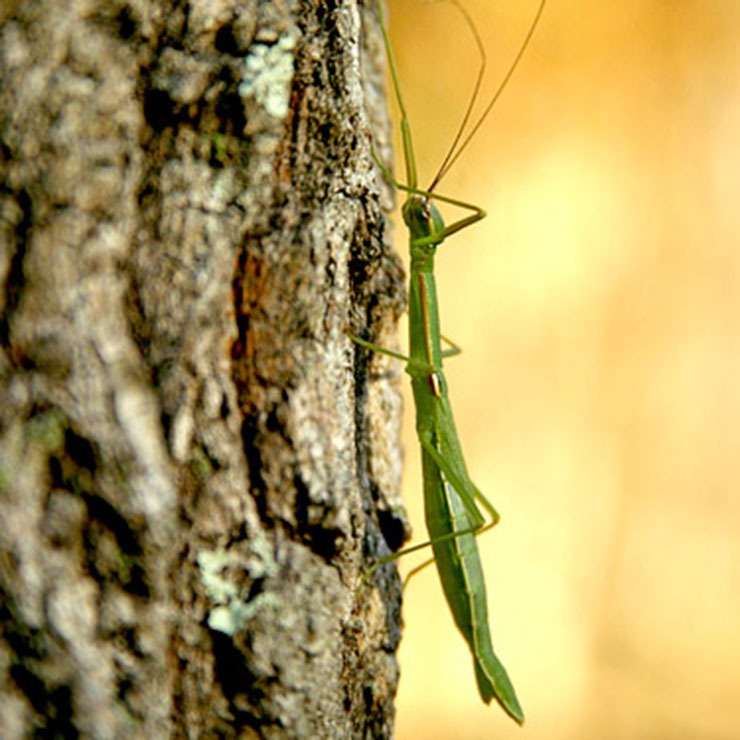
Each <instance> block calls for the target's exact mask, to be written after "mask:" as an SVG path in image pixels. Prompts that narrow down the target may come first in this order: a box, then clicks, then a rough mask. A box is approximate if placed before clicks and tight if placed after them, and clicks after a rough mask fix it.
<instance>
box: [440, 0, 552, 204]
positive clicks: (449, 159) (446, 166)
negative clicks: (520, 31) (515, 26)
mask: <svg viewBox="0 0 740 740" xmlns="http://www.w3.org/2000/svg"><path fill="white" fill-rule="evenodd" d="M453 2H455V4H456V5H457V2H456V0H453ZM546 2H547V0H541V2H540V5H539V7H538V8H537V13H536V14H535V16H534V19H533V20H532V23H531V24H530V26H529V30H528V31H527V35H526V36H525V37H524V41H523V42H522V45H521V46H520V47H519V51H518V52H517V55H516V57H515V58H514V61H513V62H512V63H511V66H510V67H509V70H508V72H507V73H506V75H505V76H504V78H503V80H502V81H501V84H500V85H499V86H498V89H497V90H496V92H495V93H494V94H493V96H492V97H491V100H490V101H489V102H488V105H487V106H486V109H485V110H484V111H483V113H481V115H480V117H479V118H478V120H477V121H476V122H475V125H474V126H473V128H472V129H471V130H470V132H469V133H468V134H467V136H466V137H465V139H464V140H463V142H462V144H460V145H459V146H458V147H457V151H455V152H454V154H452V153H451V152H448V153H447V156H446V157H445V159H444V162H443V164H442V166H441V167H440V169H439V171H438V172H437V174H436V176H435V178H434V180H433V181H432V184H431V185H430V186H429V188H428V190H429V191H432V190H434V188H435V187H437V185H439V183H440V181H441V180H442V178H443V177H444V176H445V175H446V174H447V173H448V172H449V171H450V168H451V167H452V165H453V164H455V162H457V159H458V157H459V156H460V155H461V154H462V153H463V152H464V151H465V149H466V148H467V146H468V144H469V143H470V141H471V139H472V138H473V137H474V136H475V134H476V133H477V132H478V129H479V128H480V127H481V126H482V125H483V121H485V120H486V117H487V116H488V114H489V113H490V112H491V109H492V108H493V106H494V105H495V103H496V101H497V100H498V99H499V97H500V96H501V93H502V92H503V91H504V89H505V88H506V85H507V84H508V82H509V80H510V79H511V76H512V75H513V74H514V70H516V68H517V66H518V65H519V61H520V60H521V58H522V56H524V52H525V51H526V49H527V46H529V42H530V41H531V40H532V36H533V35H534V31H535V29H536V28H537V24H538V23H539V20H540V18H541V16H542V11H543V10H544V9H545V3H546ZM458 7H460V6H459V5H458ZM464 14H465V15H466V16H467V13H464ZM475 35H476V37H477V36H478V34H477V32H476V34H475ZM477 89H478V84H476V91H475V93H474V95H477ZM472 100H474V98H472V99H471V101H472ZM471 105H472V103H471ZM469 107H471V106H469ZM468 116H469V113H466V115H465V117H464V119H463V120H464V121H465V123H467V119H468ZM461 135H462V131H458V135H457V136H456V137H455V142H454V143H455V145H457V143H458V142H459V140H460V137H461ZM453 149H454V146H453Z"/></svg>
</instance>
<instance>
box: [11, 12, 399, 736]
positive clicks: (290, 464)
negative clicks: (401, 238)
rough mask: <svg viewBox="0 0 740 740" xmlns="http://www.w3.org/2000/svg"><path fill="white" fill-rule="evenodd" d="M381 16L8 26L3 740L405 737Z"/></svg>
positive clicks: (153, 18)
mask: <svg viewBox="0 0 740 740" xmlns="http://www.w3.org/2000/svg"><path fill="white" fill-rule="evenodd" d="M373 6H374V0H368V2H367V3H366V5H365V6H364V7H363V6H359V7H358V5H357V3H356V2H355V0H336V1H335V2H319V1H318V0H282V1H280V2H278V1H277V0H275V1H273V2H250V1H249V0H190V2H184V1H183V2H177V1H174V0H173V1H172V2H149V1H148V0H147V1H146V2H145V1H144V0H66V2H59V0H17V1H16V2H5V3H4V4H2V5H0V24H1V25H0V65H1V68H0V139H1V141H0V146H1V147H2V148H1V149H0V172H1V173H2V177H1V185H0V209H1V210H0V245H1V247H2V249H1V252H0V308H1V310H2V317H1V318H0V589H2V591H1V592H0V704H1V705H2V711H0V737H2V738H3V739H4V740H18V739H20V738H26V737H30V736H34V737H39V738H52V737H53V738H62V737H64V738H77V737H79V738H95V739H96V740H100V739H104V738H148V739H154V738H169V737H173V738H186V737H187V738H215V737H219V738H232V737H239V738H258V737H259V738H322V739H331V738H342V739H346V738H385V737H390V736H391V734H392V721H393V697H394V694H395V690H396V684H397V678H398V676H397V673H398V672H397V665H396V662H395V649H396V646H397V643H398V640H399V635H400V611H399V609H400V589H399V584H398V579H397V576H396V574H395V571H394V570H393V569H382V570H383V572H382V574H379V575H378V576H376V577H375V578H374V579H373V587H372V588H370V587H368V588H365V589H364V590H363V591H362V593H360V594H358V593H356V592H355V588H356V586H357V585H358V580H359V577H360V575H361V574H362V572H363V571H364V570H365V569H366V567H367V564H368V563H369V562H372V561H373V560H374V559H376V558H377V557H378V555H380V554H383V553H387V552H388V551H389V548H391V549H392V548H397V547H399V546H400V544H401V543H402V541H403V540H404V538H405V536H406V534H407V524H406V520H405V515H404V513H403V509H402V507H401V505H400V502H399V499H398V494H399V473H400V457H399V452H398V419H399V415H400V401H399V397H398V394H397V382H398V369H397V367H396V366H395V365H394V364H391V363H386V362H385V361H384V360H383V359H382V358H373V359H372V363H373V366H372V368H373V369H372V371H369V370H368V368H367V367H365V366H364V365H363V364H362V362H364V361H365V360H364V358H366V353H364V352H357V351H356V349H355V348H354V346H353V345H352V344H351V343H350V342H349V341H348V339H347V337H346V335H345V334H344V329H345V327H346V326H347V325H350V324H351V325H352V326H354V327H355V328H361V327H363V326H366V325H367V326H369V327H370V332H371V334H372V335H373V336H376V337H379V338H380V339H379V341H381V342H383V341H385V342H386V343H387V341H388V337H389V336H392V335H393V331H394V323H395V320H396V319H397V317H398V314H399V313H400V311H401V310H402V307H403V290H402V287H401V269H400V267H399V263H398V261H397V259H396V257H395V256H394V255H393V254H392V253H391V251H390V250H389V248H388V246H387V243H386V240H385V238H384V220H383V214H382V209H381V187H382V186H381V184H380V183H379V181H378V179H377V177H376V175H375V173H374V167H373V164H372V160H371V158H370V154H369V141H368V134H369V132H370V131H373V133H374V135H375V137H376V142H377V145H378V147H379V150H380V151H381V152H383V153H385V152H386V151H387V121H386V117H385V110H384V104H385V103H384V92H383V89H384V86H383V76H382V50H381V46H380V42H379V38H378V29H377V17H376V13H375V9H374V7H373ZM384 197H386V196H384ZM385 205H387V202H386V203H385ZM381 370H382V371H381Z"/></svg>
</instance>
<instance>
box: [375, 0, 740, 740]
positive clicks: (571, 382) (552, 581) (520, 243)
mask: <svg viewBox="0 0 740 740" xmlns="http://www.w3.org/2000/svg"><path fill="white" fill-rule="evenodd" d="M462 1H463V2H464V4H465V7H466V8H467V9H468V11H469V12H470V14H471V15H472V16H473V17H474V18H475V20H476V23H477V25H478V28H479V30H480V33H481V35H482V37H483V41H484V44H485V48H486V50H487V53H488V61H489V69H488V74H487V87H486V90H487V91H488V92H489V93H490V92H491V91H492V90H493V89H494V88H495V87H496V85H497V83H498V81H499V80H500V78H501V76H502V75H503V74H504V72H505V70H506V68H507V67H508V65H509V63H510V61H511V59H512V58H513V56H514V54H515V53H516V50H517V48H518V45H519V43H520V41H521V39H522V37H523V35H524V33H525V31H526V28H527V26H528V24H529V22H530V20H531V18H532V16H533V14H534V11H535V9H536V5H537V0H527V1H526V2H523V1H520V2H510V1H509V2H507V1H506V0H462ZM389 5H390V8H389V14H390V25H391V32H392V36H393V43H394V48H395V51H396V54H397V57H398V62H399V67H400V75H401V79H402V84H403V86H404V94H405V99H406V104H407V107H408V109H409V115H410V117H411V125H412V130H413V133H414V137H415V142H416V148H417V158H418V162H419V168H420V174H421V180H422V185H423V184H425V183H428V182H429V181H430V179H431V177H432V175H433V174H434V170H435V167H436V166H437V165H438V164H439V162H440V160H441V157H442V155H443V153H444V151H445V148H446V146H447V144H448V143H449V141H450V139H451V137H452V135H453V133H454V130H455V127H456V125H457V123H458V121H459V116H460V115H461V114H462V111H463V109H464V107H465V103H466V101H467V97H468V95H469V94H470V90H471V87H472V84H473V81H474V79H475V70H476V65H477V58H476V55H475V47H474V44H473V43H472V41H471V37H470V35H469V32H468V31H467V29H466V26H465V24H464V21H463V20H462V18H461V17H460V15H459V13H458V12H457V11H456V10H455V8H454V7H453V6H451V4H450V3H446V2H441V3H431V4H430V3H425V2H420V0H389ZM396 120H397V119H396ZM399 152H400V146H398V150H397V153H399ZM399 171H400V170H399ZM439 192H441V193H444V194H447V195H453V196H455V197H458V198H462V199H465V200H470V201H473V202H475V203H477V204H479V205H481V206H482V207H484V208H485V209H486V210H487V211H488V214H489V217H488V219H486V221H485V222H484V223H483V224H482V225H480V226H476V227H473V228H471V229H468V230H465V231H464V232H462V233H460V234H459V235H457V236H455V237H453V238H451V239H450V241H449V242H447V243H445V244H444V245H443V246H442V247H441V248H440V251H439V254H438V259H437V272H438V274H439V278H438V279H439V293H440V306H441V314H442V322H443V328H444V331H445V333H446V334H447V335H448V336H450V337H451V338H453V339H454V340H455V341H456V342H458V343H459V344H460V345H462V347H463V349H464V353H463V354H462V355H461V356H460V357H456V358H452V359H450V360H449V361H448V362H447V363H446V366H445V367H446V373H447V377H448V380H449V383H450V388H451V395H452V402H453V407H454V409H455V413H456V420H457V423H458V429H459V432H460V436H461V438H462V443H463V448H464V449H465V451H466V457H467V463H468V468H469V470H470V472H471V476H472V477H473V479H474V480H475V481H476V483H477V485H478V486H479V487H480V488H481V489H482V490H483V491H484V493H486V495H487V496H488V497H489V498H490V499H491V500H492V501H493V503H494V504H495V505H496V506H497V508H498V509H499V511H500V512H501V513H502V522H501V524H500V525H499V527H497V528H496V529H495V530H493V531H492V532H489V533H488V534H487V535H485V536H484V537H483V538H482V540H481V543H480V546H481V550H482V553H483V557H484V567H485V570H486V576H487V584H488V601H489V609H490V611H491V623H492V631H493V638H494V643H495V645H496V649H497V653H498V654H499V656H500V658H501V659H502V661H503V662H504V664H505V665H506V667H507V669H508V671H509V673H510V675H511V677H512V680H513V681H514V684H515V686H516V687H517V691H518V693H519V698H520V700H521V702H522V705H523V707H524V710H525V713H526V715H527V723H526V725H525V727H524V728H523V729H520V728H518V727H517V726H516V725H514V723H513V722H511V720H509V719H508V718H506V717H505V716H504V714H503V712H501V710H500V709H499V708H498V707H497V706H495V705H493V706H491V707H486V706H485V705H483V704H482V703H481V701H480V699H479V698H478V694H477V690H476V686H475V681H474V676H473V669H472V664H471V660H470V657H469V654H468V651H467V648H466V646H465V644H464V642H463V641H462V638H461V637H460V636H459V635H458V634H457V632H456V630H455V627H454V625H453V623H452V618H451V616H450V614H449V611H448V609H447V606H446V604H445V602H444V599H443V596H442V593H441V590H440V587H439V583H438V581H437V576H436V573H435V572H434V571H433V570H431V569H430V570H427V571H426V572H425V573H424V574H422V575H419V576H418V577H417V578H416V579H415V580H414V581H412V582H411V584H410V586H409V588H408V589H407V591H406V594H405V602H404V617H405V633H404V639H403V643H402V648H401V654H400V660H401V670H402V675H401V688H400V693H399V699H398V722H397V740H416V739H417V738H423V739H424V740H437V739H440V738H445V739H446V740H447V739H449V740H457V739H458V738H460V739H461V740H477V739H478V738H487V739H488V738H500V739H502V740H506V739H507V738H518V739H520V740H539V739H540V738H547V740H559V739H560V738H563V739H565V738H567V739H568V740H580V739H583V740H593V739H594V738H598V739H599V740H601V739H604V738H605V739H607V740H609V739H611V738H614V739H618V740H623V739H625V740H626V739H630V740H632V739H633V738H650V739H651V740H656V739H657V740H662V739H664V738H665V739H668V740H689V739H694V738H696V739H701V740H725V739H727V740H729V739H733V740H735V739H737V738H740V536H739V535H738V527H739V525H740V498H739V497H738V495H737V494H738V491H739V490H740V449H738V436H739V435H740V389H739V387H740V386H739V383H738V378H739V377H740V342H739V341H738V329H739V328H740V327H739V324H740V321H739V319H740V315H739V311H738V309H739V306H738V302H739V298H738V294H739V293H740V249H739V247H740V202H739V201H740V2H738V0H705V1H704V2H699V1H698V0H695V1H694V0H675V1H674V2H665V1H664V0H661V1H659V0H622V1H621V2H618V3H606V2H589V1H588V0H549V3H548V7H547V8H546V9H545V13H544V16H543V18H542V22H541V25H540V27H539V29H538V31H537V33H536V35H535V37H534V39H533V42H532V44H531V46H530V49H529V51H528V52H527V54H526V56H525V57H524V59H523V61H522V64H521V66H520V68H519V70H518V71H517V73H516V74H515V76H514V78H513V79H512V81H511V84H510V86H509V88H508V89H507V91H506V92H505V93H504V95H503V96H502V98H501V100H500V101H499V103H498V104H497V106H496V108H495V109H494V113H493V115H492V117H491V119H490V120H489V121H488V122H487V124H486V125H485V127H484V129H483V131H482V132H481V133H480V135H479V136H478V137H477V138H476V139H475V141H474V143H473V145H472V146H471V148H470V150H469V151H468V152H467V154H466V155H464V156H463V157H462V159H461V160H460V162H459V164H458V165H457V166H456V167H455V168H454V170H453V171H452V172H451V173H450V176H449V177H447V178H446V179H445V180H444V182H443V184H442V186H440V188H439ZM446 215H447V217H448V219H449V218H454V217H455V215H456V214H454V213H452V212H447V214H446ZM396 238H397V240H398V249H399V250H400V251H401V252H403V253H404V254H405V253H406V249H407V248H406V237H405V232H404V230H403V229H402V228H397V229H396ZM405 344H406V343H405V339H404V341H403V346H404V347H405ZM404 386H405V387H406V389H407V388H408V383H407V382H405V383H404ZM406 404H407V405H406V436H405V441H404V445H405V453H406V470H405V478H404V495H405V499H406V504H407V507H408V509H409V512H410V514H411V516H412V518H413V522H414V535H415V537H414V539H415V541H418V540H421V539H423V538H424V525H423V520H422V503H421V484H420V480H419V453H418V445H417V443H416V440H415V437H414V431H413V406H412V403H411V400H410V397H409V395H408V394H407V397H406ZM408 560H409V562H405V561H404V563H403V565H402V568H405V569H408V568H409V567H410V566H412V565H413V564H414V563H415V561H414V562H412V561H413V558H409V559H408Z"/></svg>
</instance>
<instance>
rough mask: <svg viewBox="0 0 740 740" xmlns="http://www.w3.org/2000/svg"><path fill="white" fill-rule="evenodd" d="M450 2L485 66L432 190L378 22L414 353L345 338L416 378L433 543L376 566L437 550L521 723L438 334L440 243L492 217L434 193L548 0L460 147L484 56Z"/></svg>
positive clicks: (483, 682) (497, 695)
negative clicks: (494, 635) (423, 184)
mask: <svg viewBox="0 0 740 740" xmlns="http://www.w3.org/2000/svg"><path fill="white" fill-rule="evenodd" d="M451 1H452V2H453V3H454V4H455V5H457V7H458V8H459V10H460V11H461V12H462V14H463V16H464V17H465V20H466V22H467V23H468V25H469V26H470V28H471V30H472V32H473V35H474V37H475V40H476V43H477V45H478V48H479V51H480V54H481V65H480V69H479V73H478V78H477V81H476V84H475V89H474V92H473V96H472V97H471V100H470V103H469V104H468V108H467V110H466V112H465V116H464V117H463V121H462V124H461V126H460V129H459V130H458V133H457V135H456V137H455V139H454V141H453V144H452V146H451V147H450V150H449V152H448V153H447V156H446V157H445V159H444V161H443V162H442V165H441V166H440V168H439V170H438V172H437V174H436V175H435V177H434V179H433V181H432V184H431V185H430V186H429V187H428V188H427V189H426V190H422V189H419V188H418V187H417V177H416V163H415V160H414V153H413V146H412V140H411V132H410V127H409V122H408V117H407V115H406V110H405V107H404V104H403V98H402V96H401V91H400V85H399V80H398V72H397V69H396V63H395V60H394V57H393V51H392V49H391V44H390V38H389V35H388V30H387V27H386V23H385V17H384V13H383V0H378V11H379V15H380V24H381V29H382V33H383V38H384V41H385V47H386V53H387V57H388V62H389V66H390V71H391V79H392V81H393V87H394V90H395V93H396V97H397V99H398V105H399V109H400V112H401V133H402V137H403V150H404V160H405V165H406V178H407V184H405V185H404V184H401V183H399V182H397V181H396V180H395V179H394V178H393V176H392V175H391V174H390V173H389V172H388V171H387V170H386V169H385V168H384V167H383V166H382V165H381V164H380V163H379V162H378V165H379V166H380V168H381V170H382V171H383V173H384V175H385V176H386V177H387V178H388V179H389V180H390V181H391V182H392V183H393V184H394V185H395V186H396V187H397V188H398V189H399V190H402V191H404V192H406V193H407V194H408V197H407V199H406V202H405V204H404V206H403V220H404V222H405V224H406V226H407V227H408V229H409V233H410V239H409V247H410V252H411V266H410V274H411V276H410V285H409V352H410V356H409V357H404V356H403V355H400V354H398V353H396V352H392V351H390V350H387V349H384V348H382V347H378V346H377V345H375V344H372V343H370V342H368V341H366V340H364V339H361V338H360V337H358V336H355V335H354V334H351V333H349V332H348V333H349V336H350V337H351V338H352V339H353V340H354V341H355V342H356V343H357V344H359V345H361V346H363V347H366V348H368V349H370V350H373V351H376V352H382V353H384V354H387V355H390V356H392V357H396V358H398V359H401V360H404V361H405V362H406V372H407V373H408V374H409V375H410V376H411V385H412V388H413V393H414V402H415V405H416V431H417V433H418V436H419V442H420V444H421V460H422V471H423V480H424V511H425V519H426V524H427V529H428V531H429V538H430V539H429V542H427V543H423V544H422V545H416V546H414V547H412V548H408V549H406V550H404V551H402V552H399V553H394V554H393V555H391V556H389V557H387V558H383V559H382V560H380V561H379V562H378V563H376V564H375V566H374V567H373V569H372V570H375V568H377V567H378V566H379V565H382V564H384V563H387V562H389V561H391V560H394V559H395V558H397V557H400V556H401V555H402V554H406V553H408V552H410V551H412V550H417V549H419V548H420V547H424V546H426V545H431V547H432V552H433V554H434V562H435V563H436V565H437V570H438V572H439V577H440V580H441V581H442V588H443V590H444V593H445V597H446V599H447V603H448V604H449V607H450V610H451V611H452V616H453V618H454V621H455V624H456V625H457V627H458V629H459V630H460V632H461V633H462V636H463V637H464V638H465V641H466V642H467V644H468V647H469V648H470V652H471V654H472V656H473V666H474V669H475V677H476V681H477V683H478V691H479V692H480V696H481V698H482V699H483V701H484V702H485V703H486V704H489V703H490V702H491V700H492V699H496V701H498V703H499V704H500V705H501V707H502V708H503V710H504V711H505V712H506V713H507V714H508V715H509V716H510V717H512V718H513V719H514V720H516V722H518V723H520V724H521V723H523V722H524V713H523V712H522V709H521V707H520V705H519V701H518V699H517V696H516V692H515V691H514V687H513V686H512V684H511V681H510V680H509V676H508V674H507V673H506V669H505V668H504V666H503V665H502V664H501V662H500V661H499V659H498V658H497V657H496V654H495V653H494V651H493V644H492V642H491V634H490V630H489V625H488V608H487V601H486V587H485V581H484V578H483V570H482V568H481V563H480V556H479V554H478V546H477V543H476V537H477V536H478V535H479V534H481V533H482V532H484V531H486V530H487V529H489V528H490V527H492V526H493V525H494V524H496V522H497V521H498V519H499V515H498V513H497V512H496V509H495V508H494V507H493V505H492V504H491V503H490V502H489V501H488V499H486V497H485V496H484V495H483V494H482V493H481V492H480V491H479V490H478V489H477V488H476V486H475V485H474V484H473V482H472V481H471V480H470V477H469V475H468V471H467V469H466V467H465V461H464V459H463V453H462V447H461V446H460V441H459V439H458V436H457V431H456V429H455V422H454V419H453V416H452V407H451V406H450V401H449V397H448V395H447V383H446V381H445V377H444V374H443V372H442V360H443V358H445V357H450V356H452V355H455V354H458V353H459V352H460V349H459V347H457V345H455V344H454V343H453V342H450V341H449V340H447V339H446V338H445V337H443V335H442V333H441V330H440V324H439V312H438V308H437V292H436V287H435V281H434V257H435V253H436V250H437V247H438V246H439V245H440V244H441V243H442V242H443V240H444V239H446V238H447V237H448V236H451V235H452V234H455V233H457V232H458V231H461V230H462V229H464V228H466V227H467V226H470V225H471V224H473V223H475V222H477V221H480V220H481V219H483V218H485V216H486V214H485V211H483V209H481V208H479V207H478V206H475V205H472V204H470V203H465V202H463V201H460V200H456V199H454V198H448V197H445V196H442V195H438V194H437V193H435V192H434V189H435V188H436V187H437V185H438V184H439V182H440V180H441V179H442V177H443V176H444V175H445V174H446V173H447V172H448V170H449V168H450V167H451V166H452V164H453V163H454V162H455V161H456V159H457V158H458V156H459V155H460V154H461V153H462V151H463V150H464V149H465V147H466V146H467V144H468V143H469V142H470V140H471V138H472V136H473V135H474V134H475V133H476V131H477V130H478V129H479V127H480V126H481V124H482V123H483V121H484V119H485V118H486V116H487V115H488V113H489V112H490V111H491V108H492V107H493V104H494V103H495V102H496V100H497V99H498V97H499V95H500V94H501V92H502V90H503V89H504V87H505V85H506V83H507V82H508V80H509V78H510V77H511V75H512V73H513V71H514V69H515V68H516V66H517V64H518V63H519V60H520V59H521V57H522V55H523V53H524V50H525V49H526V47H527V45H528V43H529V41H530V39H531V37H532V35H533V33H534V29H535V27H536V25H537V22H538V21H539V19H540V16H541V15H542V11H543V9H544V5H545V0H541V2H540V4H539V7H538V9H537V13H536V15H535V17H534V20H533V22H532V24H531V26H530V28H529V31H528V33H527V35H526V37H525V39H524V41H523V43H522V45H521V47H520V49H519V52H518V54H517V56H516V58H515V59H514V61H513V63H512V64H511V66H510V68H509V70H508V72H507V74H506V76H505V77H504V79H503V81H502V83H501V84H500V86H499V88H498V90H497V91H496V92H495V94H494V95H493V97H492V98H491V100H490V101H489V102H488V105H487V106H486V108H485V110H484V111H483V113H482V114H481V116H480V117H479V118H478V120H477V121H476V123H475V124H474V125H473V126H472V128H471V129H470V131H469V132H468V134H467V136H466V137H465V138H464V140H462V142H461V139H462V136H463V133H464V132H465V129H466V126H467V124H468V121H469V118H470V115H471V112H472V109H473V106H474V104H475V100H476V97H477V94H478V91H479V89H480V84H481V80H482V77H483V71H484V69H485V53H484V51H483V45H482V43H481V41H480V37H479V36H478V33H477V31H476V29H475V26H474V24H473V23H472V21H471V19H470V17H469V16H468V14H467V12H466V11H465V10H464V8H462V6H460V5H459V4H458V3H457V2H456V0H451ZM376 161H377V160H376ZM432 200H437V201H441V202H443V203H448V204H450V205H453V206H457V207H460V208H464V209H467V210H469V211H471V212H472V213H471V214H470V215H468V216H466V217H464V218H461V219H460V220H458V221H455V222H454V223H452V224H450V225H449V226H446V225H445V223H444V221H443V220H442V216H441V214H440V212H439V210H438V209H437V207H436V206H435V205H434V203H433V202H432ZM443 339H444V340H445V342H446V344H447V345H449V347H448V348H447V349H445V350H443V349H442V340H443ZM476 502H477V503H476ZM478 504H480V505H481V506H482V507H483V508H484V509H485V510H486V512H488V515H489V516H490V521H489V522H488V523H487V524H486V520H485V518H484V517H483V515H482V514H481V512H480V509H479V508H478ZM430 562H431V561H430ZM421 567H424V566H421ZM419 569H420V568H417V569H415V570H414V571H412V573H411V574H410V575H413V573H415V572H417V571H418V570H419ZM371 572H372V571H371ZM368 575H369V573H368V574H366V577H367V576H368ZM363 580H364V579H363Z"/></svg>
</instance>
